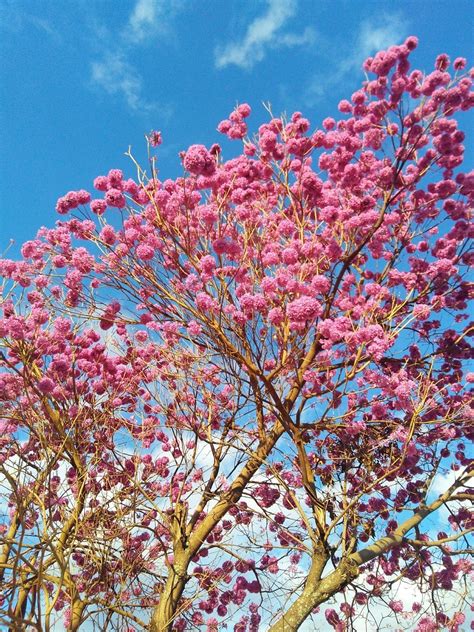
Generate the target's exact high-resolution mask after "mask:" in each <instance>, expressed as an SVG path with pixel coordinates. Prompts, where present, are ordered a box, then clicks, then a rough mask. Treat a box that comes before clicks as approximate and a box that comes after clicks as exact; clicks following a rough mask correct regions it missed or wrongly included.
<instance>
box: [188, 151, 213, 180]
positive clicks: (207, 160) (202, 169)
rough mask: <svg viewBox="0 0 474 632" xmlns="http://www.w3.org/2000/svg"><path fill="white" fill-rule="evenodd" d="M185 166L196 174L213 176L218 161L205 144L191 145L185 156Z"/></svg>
mask: <svg viewBox="0 0 474 632" xmlns="http://www.w3.org/2000/svg"><path fill="white" fill-rule="evenodd" d="M183 164H184V168H185V169H187V170H188V171H189V173H192V174H194V175H196V176H201V175H202V176H212V174H213V173H215V171H216V161H215V159H214V157H213V156H212V155H211V154H210V153H209V152H208V150H207V149H206V148H205V147H204V145H191V147H190V148H189V149H188V151H187V152H186V154H185V156H184V163H183Z"/></svg>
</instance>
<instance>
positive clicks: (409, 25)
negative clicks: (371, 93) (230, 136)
mask: <svg viewBox="0 0 474 632" xmlns="http://www.w3.org/2000/svg"><path fill="white" fill-rule="evenodd" d="M473 27H474V12H473V9H472V5H471V3H470V2H469V1H467V0H454V1H453V2H450V3H448V2H447V1H444V0H431V1H425V0H404V1H398V2H393V1H392V2H389V1H386V2H384V1H382V0H379V1H367V0H333V1H329V0H326V1H324V0H299V1H298V0H200V1H197V0H121V1H120V2H117V1H114V0H100V1H99V0H95V1H92V2H91V1H85V0H68V1H67V2H60V0H34V1H33V0H0V41H1V43H0V67H1V70H0V83H1V103H0V125H1V129H2V131H1V135H0V143H1V153H0V155H1V159H0V160H1V163H0V174H1V175H0V178H1V180H0V191H1V197H0V252H3V251H4V250H5V248H6V247H7V246H8V244H9V241H10V239H14V240H15V244H16V245H15V246H13V248H12V249H11V250H10V253H9V254H10V256H12V255H13V254H16V253H17V252H18V247H19V245H21V243H22V242H23V241H25V240H26V239H29V238H31V237H32V236H33V235H34V234H35V232H36V229H37V228H38V227H39V226H41V225H52V224H53V223H54V221H55V220H56V219H57V216H56V214H55V212H54V206H55V203H56V200H57V198H58V197H59V196H60V195H62V194H64V193H65V192H67V191H69V190H71V189H78V188H86V189H89V190H90V189H91V188H92V180H93V178H94V177H95V176H96V175H99V174H103V173H106V172H107V171H108V170H109V169H110V168H112V167H118V168H122V169H124V170H125V171H126V172H127V175H129V176H133V175H134V173H133V168H132V165H131V163H130V161H129V159H128V158H126V157H125V156H124V152H125V151H126V150H127V149H128V147H129V146H131V147H132V150H133V153H134V154H135V155H136V156H137V157H138V158H139V159H141V160H144V158H145V156H146V153H145V143H144V134H145V133H147V132H149V131H150V130H151V129H152V128H155V129H160V130H162V132H163V137H164V144H163V146H162V147H161V148H160V151H159V164H160V169H161V177H175V176H176V175H178V174H179V173H181V167H180V162H179V159H178V152H179V151H181V150H182V149H185V148H187V147H188V146H189V145H191V144H193V143H204V144H211V143H213V142H216V141H218V142H221V144H223V146H224V149H225V155H226V156H229V155H231V154H232V153H233V152H235V151H236V150H237V145H234V146H227V145H226V143H225V142H223V137H222V136H221V135H220V134H218V133H217V131H216V126H217V124H218V122H219V121H220V120H221V119H223V118H225V117H226V116H227V114H228V113H229V112H230V111H231V110H232V109H233V107H234V106H235V104H236V103H237V102H239V103H242V102H248V103H250V105H251V106H252V108H253V112H254V113H253V115H252V118H251V119H250V125H251V128H253V129H256V127H257V126H258V124H260V123H261V122H262V121H263V120H264V119H265V117H266V116H267V113H266V111H265V109H264V107H263V105H262V103H263V102H264V103H270V104H271V106H272V110H273V112H274V114H275V115H277V114H280V113H282V112H285V111H286V112H288V113H291V112H293V111H294V110H300V111H303V112H304V114H305V115H306V116H308V117H309V118H310V119H311V122H312V124H313V126H317V125H318V124H320V122H321V121H322V119H324V118H325V117H326V116H330V115H334V114H335V113H336V106H337V103H338V101H339V100H340V99H341V98H344V97H347V96H348V95H350V94H351V93H352V92H353V91H354V89H356V88H357V87H358V85H359V84H360V82H361V81H362V80H363V73H362V71H361V62H362V61H363V59H364V58H365V57H367V56H368V55H369V54H371V53H373V52H374V51H376V50H378V49H380V48H383V47H386V46H388V45H390V44H395V43H398V42H400V41H402V40H403V39H404V38H405V37H406V36H407V35H409V34H414V35H417V36H418V37H419V39H420V46H419V48H418V50H417V51H416V53H415V55H414V63H415V64H416V66H417V67H420V68H422V69H424V70H427V71H430V70H431V69H432V64H433V61H434V58H435V56H436V55H437V54H438V53H440V52H447V53H448V54H449V55H450V56H451V57H452V58H454V57H456V56H459V55H462V56H467V57H468V58H469V57H470V62H471V63H472V61H473V60H472V57H473V55H472V48H473V47H472V43H471V39H472V35H473ZM471 158H472V155H471ZM471 162H472V160H471Z"/></svg>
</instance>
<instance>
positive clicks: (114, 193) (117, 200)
mask: <svg viewBox="0 0 474 632" xmlns="http://www.w3.org/2000/svg"><path fill="white" fill-rule="evenodd" d="M105 201H106V202H107V205H108V206H114V207H115V208H123V207H124V206H125V203H126V200H125V197H124V195H123V193H122V191H120V190H119V189H109V190H108V191H107V193H106V194H105Z"/></svg>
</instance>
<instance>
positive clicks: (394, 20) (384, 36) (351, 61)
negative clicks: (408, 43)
mask: <svg viewBox="0 0 474 632" xmlns="http://www.w3.org/2000/svg"><path fill="white" fill-rule="evenodd" d="M407 29H408V24H407V22H406V21H405V20H404V19H403V18H402V17H401V16H400V15H399V14H395V13H394V14H390V13H385V14H384V13H382V14H380V15H379V16H378V17H377V18H370V19H367V20H364V21H363V22H362V23H361V24H360V26H359V28H358V30H357V34H356V36H355V39H354V40H353V42H352V46H351V49H350V52H348V53H346V54H343V56H340V57H339V60H337V58H336V59H335V60H334V61H335V62H336V63H335V67H334V70H333V71H332V73H331V74H330V75H324V76H317V77H314V78H313V80H312V81H311V83H310V85H309V86H308V88H307V90H306V94H305V100H306V102H307V104H308V105H314V104H315V103H316V102H318V101H319V100H320V99H321V98H322V97H323V96H324V95H325V94H327V93H328V91H330V90H331V89H332V88H334V87H335V86H337V85H340V84H341V83H343V82H345V81H346V80H347V78H348V76H349V75H350V74H351V73H353V72H354V71H358V70H359V69H360V67H361V64H362V62H363V61H364V59H366V58H367V57H369V56H370V55H372V54H373V53H375V52H377V51H379V50H381V49H383V48H387V47H388V46H391V45H393V44H398V43H400V42H402V41H403V40H404V39H405V37H406V35H408V32H407ZM342 50H343V51H344V49H343V48H342Z"/></svg>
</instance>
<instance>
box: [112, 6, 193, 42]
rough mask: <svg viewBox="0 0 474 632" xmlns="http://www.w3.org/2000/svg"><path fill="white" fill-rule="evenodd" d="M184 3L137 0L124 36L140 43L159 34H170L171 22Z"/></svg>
mask: <svg viewBox="0 0 474 632" xmlns="http://www.w3.org/2000/svg"><path fill="white" fill-rule="evenodd" d="M182 5H183V2H182V0H137V1H136V3H135V6H134V7H133V10H132V12H131V13H130V17H129V19H128V23H127V24H126V26H125V28H124V30H123V35H124V37H125V38H126V39H127V40H129V41H130V42H132V43H133V44H138V43H142V42H145V41H146V40H147V39H153V38H154V37H156V36H157V35H158V34H159V35H163V34H165V33H167V34H168V35H169V34H170V31H171V22H172V20H173V18H174V17H175V15H176V13H177V12H178V11H179V10H180V9H181V8H182Z"/></svg>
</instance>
